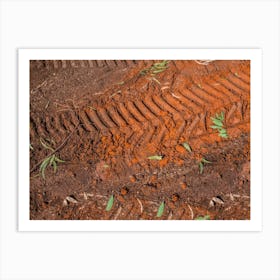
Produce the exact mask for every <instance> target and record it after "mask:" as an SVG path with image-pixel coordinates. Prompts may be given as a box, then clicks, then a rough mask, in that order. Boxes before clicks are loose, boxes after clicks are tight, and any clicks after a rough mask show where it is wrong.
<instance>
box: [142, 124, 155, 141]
mask: <svg viewBox="0 0 280 280" xmlns="http://www.w3.org/2000/svg"><path fill="white" fill-rule="evenodd" d="M154 134H155V127H154V126H152V127H150V129H149V131H148V133H146V135H145V137H144V139H143V141H141V143H140V145H145V144H147V143H148V142H150V140H151V139H152V138H153V135H154Z"/></svg>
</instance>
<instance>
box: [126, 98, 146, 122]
mask: <svg viewBox="0 0 280 280" xmlns="http://www.w3.org/2000/svg"><path fill="white" fill-rule="evenodd" d="M127 108H128V110H129V111H130V113H131V115H133V116H134V118H135V119H136V120H137V121H138V122H145V121H147V119H146V118H145V117H144V116H143V115H142V114H141V113H140V111H139V110H138V109H137V107H136V106H135V105H134V104H133V102H131V101H128V102H127Z"/></svg>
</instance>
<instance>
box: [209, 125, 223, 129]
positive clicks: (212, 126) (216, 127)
mask: <svg viewBox="0 0 280 280" xmlns="http://www.w3.org/2000/svg"><path fill="white" fill-rule="evenodd" d="M210 127H211V128H214V129H221V127H220V126H218V125H211V126H210Z"/></svg>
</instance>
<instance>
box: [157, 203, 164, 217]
mask: <svg viewBox="0 0 280 280" xmlns="http://www.w3.org/2000/svg"><path fill="white" fill-rule="evenodd" d="M164 207H165V203H164V201H163V202H162V203H161V204H160V206H159V208H158V211H157V217H158V218H160V217H161V216H162V214H163V212H164Z"/></svg>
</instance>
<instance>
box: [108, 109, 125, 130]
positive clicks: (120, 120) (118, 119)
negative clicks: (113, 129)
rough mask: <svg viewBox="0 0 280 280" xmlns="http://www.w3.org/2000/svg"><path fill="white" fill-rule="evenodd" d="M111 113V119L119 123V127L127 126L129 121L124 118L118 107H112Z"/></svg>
mask: <svg viewBox="0 0 280 280" xmlns="http://www.w3.org/2000/svg"><path fill="white" fill-rule="evenodd" d="M109 114H110V116H111V119H112V120H113V121H114V122H115V123H117V124H118V126H119V127H123V126H127V125H128V123H127V122H126V121H125V120H124V119H123V117H122V115H121V114H120V113H119V112H118V110H117V109H116V108H113V107H111V108H110V111H109Z"/></svg>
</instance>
